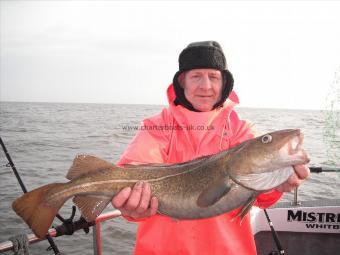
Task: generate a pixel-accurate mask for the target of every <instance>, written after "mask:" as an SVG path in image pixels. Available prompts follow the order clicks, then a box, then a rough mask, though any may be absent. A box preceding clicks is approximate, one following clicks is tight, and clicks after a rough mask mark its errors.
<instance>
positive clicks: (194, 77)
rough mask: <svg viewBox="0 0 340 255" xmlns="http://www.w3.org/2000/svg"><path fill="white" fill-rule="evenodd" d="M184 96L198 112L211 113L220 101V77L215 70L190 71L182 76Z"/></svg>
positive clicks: (218, 72)
mask: <svg viewBox="0 0 340 255" xmlns="http://www.w3.org/2000/svg"><path fill="white" fill-rule="evenodd" d="M182 87H183V89H184V95H185V97H186V99H187V100H188V101H189V102H190V103H191V104H192V106H193V107H194V108H195V109H196V110H199V111H202V112H207V111H211V110H212V108H213V106H214V105H215V104H216V103H217V102H218V101H219V100H220V99H221V94H222V75H221V72H220V71H219V70H216V69H192V70H190V71H188V72H186V73H185V74H184V78H183V81H182Z"/></svg>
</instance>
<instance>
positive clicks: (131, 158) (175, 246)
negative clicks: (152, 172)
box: [112, 41, 309, 255]
mask: <svg viewBox="0 0 340 255" xmlns="http://www.w3.org/2000/svg"><path fill="white" fill-rule="evenodd" d="M232 89H233V77H232V75H231V73H230V72H229V71H228V70H227V64H226V59H225V56H224V53H223V51H222V48H221V46H220V45H219V44H218V43H217V42H215V41H207V42H196V43H191V44H189V45H188V46H187V47H186V48H185V49H184V50H183V51H182V52H181V54H180V56H179V71H178V72H177V73H176V74H175V76H174V79H173V84H171V85H170V86H169V88H168V90H167V93H168V100H169V107H168V108H166V109H164V110H163V111H162V112H161V113H160V114H158V115H156V116H154V117H151V118H148V119H145V120H144V122H143V125H144V126H147V127H149V128H146V129H144V130H141V131H139V132H138V133H137V134H136V136H135V138H134V139H133V141H132V142H131V144H130V145H129V147H128V148H127V150H126V151H125V152H124V154H123V155H122V158H121V159H120V161H119V162H118V164H120V165H124V164H141V163H178V162H184V161H188V160H192V159H194V158H197V157H200V156H204V155H210V154H215V153H218V152H220V151H221V150H226V149H229V148H231V147H233V146H235V145H237V144H239V143H241V142H243V141H245V140H248V139H251V138H253V137H254V135H253V132H252V130H251V129H250V127H249V125H248V124H247V122H245V121H243V120H240V119H239V117H238V115H237V113H236V112H235V111H234V110H233V107H234V106H235V105H236V104H237V103H238V98H237V96H236V94H235V93H234V92H233V91H232ZM153 127H168V128H153ZM188 127H191V128H188ZM198 127H200V128H198ZM294 168H295V174H293V175H292V176H291V177H290V178H289V179H288V180H287V181H286V182H285V183H283V184H281V185H280V186H279V187H277V188H276V189H274V190H272V191H270V192H268V193H265V194H261V195H260V196H258V197H257V200H256V205H257V206H260V207H268V206H270V205H272V204H273V203H275V202H276V201H277V200H278V199H279V198H280V197H281V195H282V193H281V192H285V191H291V190H292V189H293V188H294V187H297V186H299V185H300V184H301V182H302V181H303V179H305V178H306V177H307V176H308V175H309V169H308V168H307V167H306V166H304V165H297V166H294ZM112 203H113V206H114V207H115V208H117V209H119V210H121V212H122V214H123V216H125V217H126V218H127V219H128V220H131V221H136V222H138V225H139V226H138V232H137V239H136V247H135V254H162V255H164V254H215V255H216V254H256V248H255V244H254V239H253V236H252V232H251V228H250V216H249V214H248V215H246V216H245V218H244V219H243V221H242V222H240V219H239V218H238V219H237V220H232V219H233V217H234V216H235V215H236V214H237V212H239V209H237V210H233V211H231V212H229V213H225V214H222V215H219V216H216V217H211V218H207V219H200V220H181V221H177V220H174V219H171V218H169V217H166V216H162V215H159V214H156V212H157V207H158V200H157V198H156V197H153V196H152V193H151V190H150V185H149V184H148V183H143V182H139V183H137V184H136V185H135V186H134V188H133V189H131V188H125V189H123V190H121V192H120V193H118V194H117V195H116V196H115V197H114V198H113V200H112Z"/></svg>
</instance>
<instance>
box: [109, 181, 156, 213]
mask: <svg viewBox="0 0 340 255" xmlns="http://www.w3.org/2000/svg"><path fill="white" fill-rule="evenodd" d="M112 205H113V206H114V208H116V209H118V210H120V211H121V213H122V215H123V216H127V217H131V218H133V219H142V218H146V217H150V216H152V215H155V214H156V212H157V209H158V199H157V198H156V197H152V196H151V188H150V184H149V183H147V182H142V181H140V182H137V183H136V184H135V186H134V187H133V188H132V189H131V188H130V187H126V188H124V189H122V190H121V191H120V192H118V193H117V194H116V195H115V196H114V197H113V199H112Z"/></svg>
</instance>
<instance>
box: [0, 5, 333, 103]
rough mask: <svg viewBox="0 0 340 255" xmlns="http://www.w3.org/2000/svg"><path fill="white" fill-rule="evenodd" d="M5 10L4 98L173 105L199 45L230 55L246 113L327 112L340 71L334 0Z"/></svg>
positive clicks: (1, 36) (0, 21)
mask: <svg viewBox="0 0 340 255" xmlns="http://www.w3.org/2000/svg"><path fill="white" fill-rule="evenodd" d="M0 4H1V6H0V7H1V8H0V28H1V30H0V47H1V48H0V57H1V59H0V71H1V73H0V74H1V78H0V79H1V80H0V81H1V83H0V99H1V101H38V102H88V103H124V104H167V99H166V94H165V91H166V88H167V86H168V85H169V84H170V83H171V81H172V78H173V75H174V74H175V72H176V71H177V69H178V55H179V53H180V52H181V50H182V49H183V48H184V47H185V46H186V45H187V44H189V43H190V42H193V41H202V40H216V41H218V42H219V43H220V44H221V45H222V47H223V48H224V51H225V54H226V57H227V62H228V66H229V70H230V71H231V72H232V73H233V75H234V78H235V91H236V92H237V93H238V95H239V97H240V101H241V106H247V107H270V108H304V109H318V108H319V109H320V108H321V109H322V108H324V105H325V102H326V103H327V100H328V101H329V100H330V99H329V97H327V95H328V94H329V93H332V91H333V92H334V75H335V73H336V71H339V68H340V33H339V28H340V15H339V13H340V3H339V2H335V1H330V2H326V1H320V2H318V1H310V2H309V1H301V2H296V1H287V2H280V1H271V2H270V1H262V2H260V1H249V2H248V1H239V2H232V1H217V2H213V1H187V2H185V1H172V2H166V1H125V2H120V1H1V2H0ZM338 85H339V83H338V84H337V85H336V86H338ZM336 89H337V90H338V92H337V93H338V94H337V95H338V97H340V92H339V91H340V89H339V87H337V88H336ZM333 94H334V93H333ZM335 94H336V93H335Z"/></svg>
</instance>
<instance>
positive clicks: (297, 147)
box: [284, 129, 309, 164]
mask: <svg viewBox="0 0 340 255" xmlns="http://www.w3.org/2000/svg"><path fill="white" fill-rule="evenodd" d="M294 133H295V134H294V135H293V137H292V138H291V139H290V140H289V141H288V143H287V144H286V146H284V147H286V149H285V151H286V153H287V154H288V157H289V159H290V160H293V161H294V162H295V163H296V164H306V163H308V162H309V157H308V154H307V152H306V151H305V150H304V149H303V148H302V144H303V141H304V135H303V133H302V132H301V131H300V129H297V130H295V132H294Z"/></svg>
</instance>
